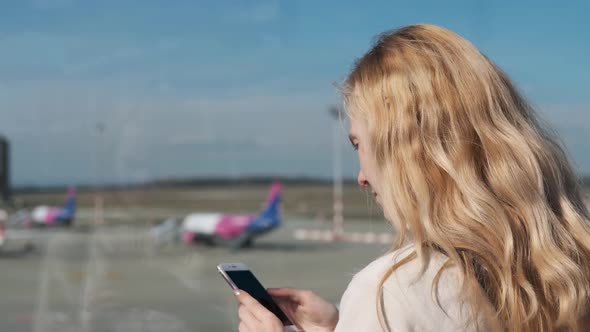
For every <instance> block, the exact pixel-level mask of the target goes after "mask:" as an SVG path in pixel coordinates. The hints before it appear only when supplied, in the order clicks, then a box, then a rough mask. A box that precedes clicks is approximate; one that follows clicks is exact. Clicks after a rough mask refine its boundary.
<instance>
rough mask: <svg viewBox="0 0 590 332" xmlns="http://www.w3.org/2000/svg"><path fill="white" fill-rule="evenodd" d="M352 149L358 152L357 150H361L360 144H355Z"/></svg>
mask: <svg viewBox="0 0 590 332" xmlns="http://www.w3.org/2000/svg"><path fill="white" fill-rule="evenodd" d="M352 148H353V149H354V151H357V150H358V149H359V145H358V143H356V144H353V145H352Z"/></svg>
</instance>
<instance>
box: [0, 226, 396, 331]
mask: <svg viewBox="0 0 590 332" xmlns="http://www.w3.org/2000/svg"><path fill="white" fill-rule="evenodd" d="M305 226H307V227H310V226H311V227H313V226H317V225H314V221H311V220H303V219H296V218H294V219H291V218H285V223H284V226H283V227H282V228H280V229H279V230H277V231H276V232H274V233H271V234H269V235H268V236H266V237H264V238H261V239H259V240H258V241H256V243H255V245H254V247H253V248H250V249H245V250H242V251H240V252H235V253H234V252H231V251H229V250H228V249H226V248H208V247H192V248H189V247H184V246H183V245H182V244H176V245H170V244H169V245H165V246H163V247H160V248H156V247H154V246H153V245H152V244H151V242H150V241H149V235H148V234H149V233H148V230H147V229H146V228H142V227H139V226H110V227H103V228H100V229H98V230H96V231H87V232H81V231H76V230H75V229H74V230H73V231H55V232H53V231H52V232H45V233H44V234H43V236H40V237H39V238H38V240H37V241H36V242H37V248H36V250H35V251H33V252H29V253H26V254H22V255H19V254H17V253H15V254H7V253H5V254H4V257H1V258H0V264H1V270H2V273H0V285H1V289H2V291H1V295H0V331H15V332H20V331H33V332H53V331H55V332H57V331H60V332H68V331H84V332H86V331H117V332H119V331H126V332H135V331H142V332H145V331H169V332H175V331H183V332H184V331H204V332H216V331H237V326H238V318H237V304H236V302H235V299H234V298H233V295H232V293H231V291H230V288H229V287H228V286H227V284H226V283H225V281H224V280H223V279H222V278H221V277H220V276H219V274H218V273H217V271H216V265H217V264H219V263H220V262H244V263H246V264H247V265H249V266H250V267H251V268H252V270H253V271H254V273H255V275H256V276H257V277H258V278H259V279H260V281H261V282H262V284H263V285H265V286H266V287H279V286H286V287H298V288H308V289H312V290H314V291H316V292H317V293H319V294H320V295H322V296H323V297H324V298H326V299H328V300H329V301H331V302H333V303H335V304H337V303H338V302H339V300H340V297H341V295H342V293H343V292H344V290H345V288H346V285H347V284H348V282H349V281H350V279H351V277H352V275H353V274H354V273H355V272H357V271H358V270H360V269H361V268H363V267H364V266H365V265H367V264H368V263H369V262H370V261H371V260H372V259H374V258H375V257H377V256H378V255H380V254H381V253H383V252H385V251H386V250H387V249H388V247H389V246H388V245H383V244H368V243H347V242H346V243H345V242H338V243H330V242H320V241H300V240H296V239H295V238H294V236H293V234H294V231H295V230H296V229H299V228H301V227H305ZM323 227H329V225H324V226H323ZM345 230H354V231H372V232H386V231H387V227H386V225H385V224H384V222H382V221H380V220H378V219H377V218H376V219H374V220H369V221H356V222H353V223H348V224H345Z"/></svg>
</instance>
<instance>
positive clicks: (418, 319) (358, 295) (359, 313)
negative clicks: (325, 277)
mask: <svg viewBox="0 0 590 332" xmlns="http://www.w3.org/2000/svg"><path fill="white" fill-rule="evenodd" d="M412 249H413V245H408V246H406V247H404V248H401V249H399V250H397V251H394V252H392V253H389V254H387V255H384V256H382V257H380V258H378V259H377V260H375V261H373V262H372V263H371V264H369V265H368V266H367V267H365V268H364V269H363V270H361V271H360V272H359V273H357V274H356V275H355V276H354V277H353V278H352V281H351V282H350V284H349V285H348V288H347V289H346V291H345V292H344V295H343V296H342V300H341V301H340V319H339V321H338V325H337V326H336V330H335V332H348V331H350V332H364V331H368V332H371V331H379V332H380V331H382V329H381V325H380V324H379V318H378V315H377V307H376V305H377V287H378V285H379V281H380V280H381V276H382V275H383V274H384V273H385V271H386V270H387V268H389V267H391V266H392V265H393V264H394V263H395V262H397V261H399V260H401V259H402V258H404V257H406V256H407V255H409V254H410V253H411V252H412ZM445 260H446V257H445V256H444V255H442V254H438V253H437V254H433V255H432V258H431V260H430V263H429V265H428V266H427V268H426V270H425V273H424V275H423V276H422V277H420V278H419V276H420V268H421V266H420V265H421V264H420V262H419V261H418V260H412V261H411V262H409V263H406V264H404V265H402V266H401V267H400V268H398V269H397V270H396V272H394V273H393V274H392V275H391V276H390V277H389V278H388V280H387V281H386V282H385V284H384V291H383V299H384V301H383V303H384V308H385V309H384V311H385V314H386V317H387V321H388V323H389V326H390V328H391V331H393V332H406V331H407V332H410V331H412V332H418V331H436V332H446V331H453V332H456V331H474V330H475V329H474V328H473V327H471V328H469V327H466V323H465V322H466V317H467V316H468V315H467V311H466V309H464V310H461V308H462V307H463V308H465V307H464V306H462V305H461V304H460V301H459V298H458V294H459V288H460V281H459V277H458V275H457V273H456V271H455V270H451V269H447V270H445V272H443V274H442V276H441V279H440V282H439V286H438V295H439V296H438V300H439V302H440V306H439V305H438V303H437V301H436V298H435V297H434V295H433V292H432V281H433V279H434V277H435V276H436V273H437V272H438V270H439V268H440V267H441V266H442V264H443V263H444V261H445ZM441 307H442V308H441ZM443 309H444V310H443Z"/></svg>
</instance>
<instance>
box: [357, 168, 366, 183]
mask: <svg viewBox="0 0 590 332" xmlns="http://www.w3.org/2000/svg"><path fill="white" fill-rule="evenodd" d="M356 181H357V183H358V184H359V186H361V187H367V186H369V181H368V180H367V178H366V177H365V174H364V173H363V170H362V169H361V170H360V171H359V175H358V177H357V178H356Z"/></svg>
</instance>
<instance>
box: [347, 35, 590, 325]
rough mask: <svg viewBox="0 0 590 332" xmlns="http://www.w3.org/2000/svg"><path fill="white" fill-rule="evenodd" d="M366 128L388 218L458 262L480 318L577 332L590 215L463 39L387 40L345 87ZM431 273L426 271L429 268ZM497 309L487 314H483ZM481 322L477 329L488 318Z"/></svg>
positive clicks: (586, 292)
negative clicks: (484, 317)
mask: <svg viewBox="0 0 590 332" xmlns="http://www.w3.org/2000/svg"><path fill="white" fill-rule="evenodd" d="M343 95H344V101H345V104H346V107H347V112H348V113H349V116H351V117H357V118H362V119H363V121H365V124H366V125H367V128H368V132H369V136H370V144H372V149H373V151H374V158H375V160H376V161H377V165H378V168H379V175H380V183H381V185H380V186H381V192H380V193H379V194H380V195H381V198H382V201H383V202H382V203H383V209H384V213H385V215H386V216H389V217H390V218H389V219H392V220H391V222H393V223H394V226H395V227H396V229H397V230H398V235H399V236H398V241H397V244H396V245H395V246H394V248H392V250H395V249H398V248H400V247H401V246H402V244H403V243H405V242H406V241H408V240H409V236H411V242H413V243H414V244H415V250H414V252H413V253H412V255H410V256H408V257H407V258H406V259H404V260H402V261H401V262H399V263H397V264H395V265H394V266H392V267H391V268H390V269H389V271H388V272H387V274H386V275H385V276H383V278H382V280H381V284H380V287H379V289H380V291H379V296H378V303H377V307H378V310H379V314H380V320H381V323H382V326H383V327H384V328H387V323H386V319H385V318H384V312H383V304H382V301H383V290H382V288H383V283H384V282H385V280H386V279H387V278H388V277H389V276H390V275H391V274H392V273H394V272H395V270H396V269H397V268H399V267H400V266H401V265H403V264H406V263H408V262H409V261H411V260H414V259H418V260H420V262H421V263H422V264H428V262H429V259H430V253H432V252H433V251H436V252H441V253H443V254H444V255H446V257H448V259H447V261H446V263H445V264H444V265H443V267H442V268H441V269H440V270H439V271H438V274H437V278H435V280H434V282H433V285H432V287H433V290H434V289H435V287H436V283H437V282H438V280H439V278H440V276H441V273H442V272H443V270H445V269H447V268H451V267H453V268H458V271H459V272H460V274H461V276H462V280H463V283H462V294H464V297H465V299H467V300H466V301H468V303H469V304H470V305H471V308H472V309H473V315H479V316H481V315H482V312H483V313H485V314H486V320H487V321H488V324H487V326H490V324H489V322H492V321H493V322H494V323H493V324H492V325H495V326H496V327H495V328H494V329H499V330H504V331H531V332H533V331H534V332H538V331H554V330H559V331H578V330H579V329H581V324H582V323H581V322H583V320H584V319H586V318H587V317H588V312H589V303H590V226H589V220H590V218H589V213H588V210H587V208H586V207H585V205H584V202H583V199H582V197H581V193H580V188H579V185H578V183H577V178H576V176H575V174H574V172H573V170H572V167H571V166H570V164H569V162H568V159H567V157H566V155H565V153H564V152H563V150H562V149H561V148H560V146H559V144H558V143H557V140H556V139H555V138H554V137H553V135H552V134H551V133H550V131H548V130H546V129H545V128H544V126H543V125H542V124H541V123H540V122H539V120H537V117H536V115H535V112H534V110H533V109H532V107H531V106H530V105H529V104H528V103H527V102H526V101H525V99H524V98H523V96H522V95H521V94H520V93H519V92H518V91H517V89H516V87H515V86H514V84H513V83H512V82H511V81H510V79H509V78H508V76H507V75H506V74H505V73H504V72H503V71H502V70H501V69H500V68H498V67H497V66H496V65H495V64H494V63H493V62H492V61H490V60H489V59H488V58H487V57H486V56H485V55H483V54H482V53H481V52H480V51H479V50H478V49H477V48H476V47H475V46H473V45H472V44H471V43H469V42H468V41H467V40H465V39H463V38H462V37H460V36H459V35H457V34H455V33H453V32H451V31H449V30H446V29H444V28H441V27H437V26H433V25H412V26H407V27H403V28H400V29H398V30H395V31H393V32H388V33H385V34H383V35H381V36H380V38H379V39H378V40H377V42H376V44H375V45H374V47H373V48H372V49H371V50H370V51H369V52H368V53H366V54H365V55H364V56H363V57H362V58H361V59H359V60H358V61H357V62H356V64H355V66H354V67H353V70H352V71H351V73H350V74H349V76H348V78H347V79H346V81H345V83H344V86H343ZM422 266H425V265H422ZM486 307H487V308H489V309H488V310H487V312H486V310H484V309H482V308H486ZM480 319H481V317H479V318H474V320H480Z"/></svg>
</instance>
